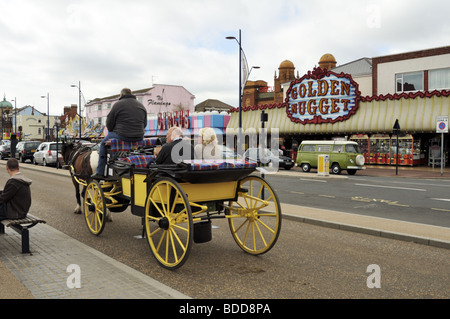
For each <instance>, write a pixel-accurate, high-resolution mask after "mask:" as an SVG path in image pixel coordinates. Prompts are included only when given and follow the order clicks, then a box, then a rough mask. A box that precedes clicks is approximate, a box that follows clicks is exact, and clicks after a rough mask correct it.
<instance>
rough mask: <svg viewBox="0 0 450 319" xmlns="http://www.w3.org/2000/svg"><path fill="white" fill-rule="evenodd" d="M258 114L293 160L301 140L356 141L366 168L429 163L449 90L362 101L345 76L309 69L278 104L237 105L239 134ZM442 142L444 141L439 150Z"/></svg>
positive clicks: (449, 110) (448, 108)
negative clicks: (398, 127)
mask: <svg viewBox="0 0 450 319" xmlns="http://www.w3.org/2000/svg"><path fill="white" fill-rule="evenodd" d="M262 111H264V112H265V113H267V114H268V121H267V122H266V123H265V130H266V132H267V134H271V133H272V132H274V133H275V132H276V134H279V137H280V145H282V146H283V147H282V148H286V150H287V153H288V154H289V155H290V156H291V157H293V158H294V159H295V156H296V151H297V149H296V148H297V147H298V145H299V144H300V143H301V141H303V140H331V139H345V140H354V141H357V142H358V144H359V145H360V147H361V149H362V151H363V153H364V156H365V159H366V164H374V165H395V164H397V163H398V164H399V165H409V166H411V165H421V164H427V163H429V157H430V147H432V146H436V145H435V144H436V143H440V142H439V141H440V139H438V137H439V136H440V135H438V134H437V133H436V118H437V117H439V116H449V115H450V91H448V90H442V91H438V90H434V91H431V92H428V91H425V92H412V93H401V94H393V95H391V94H387V95H379V96H367V97H363V96H361V94H360V92H359V89H358V84H357V83H356V82H354V81H353V79H352V77H351V76H350V75H349V74H344V73H340V74H337V73H334V72H332V71H327V70H326V69H320V68H315V69H314V70H313V71H310V72H308V73H307V74H306V75H304V76H303V77H301V78H299V79H296V80H294V81H292V82H291V84H290V86H289V89H288V90H287V91H286V94H285V102H284V103H278V104H267V105H256V106H248V107H243V108H242V128H243V130H244V131H245V130H247V129H251V128H253V129H256V130H257V131H258V130H260V129H261V123H260V114H261V112H262ZM238 115H239V110H238V109H232V112H231V119H230V122H229V124H228V127H227V129H229V128H233V129H237V128H238ZM396 120H398V123H399V126H400V130H399V136H398V145H397V135H395V134H394V132H393V127H394V124H395V122H396ZM447 135H448V134H447ZM448 144H449V143H448V138H447V137H446V138H445V139H444V150H445V151H447V150H448ZM439 146H440V145H439ZM397 148H398V156H397Z"/></svg>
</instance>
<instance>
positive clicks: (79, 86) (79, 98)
mask: <svg viewBox="0 0 450 319" xmlns="http://www.w3.org/2000/svg"><path fill="white" fill-rule="evenodd" d="M71 87H73V88H78V110H79V111H78V117H79V118H78V126H79V127H78V129H79V131H78V133H79V136H80V141H81V81H78V86H77V85H75V84H72V85H71Z"/></svg>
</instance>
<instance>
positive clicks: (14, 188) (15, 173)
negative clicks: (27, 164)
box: [0, 158, 31, 220]
mask: <svg viewBox="0 0 450 319" xmlns="http://www.w3.org/2000/svg"><path fill="white" fill-rule="evenodd" d="M6 171H7V172H8V174H9V176H10V177H9V179H8V180H7V181H6V184H5V188H4V189H3V190H2V191H0V220H3V219H21V218H25V217H26V216H27V214H28V210H29V209H30V206H31V190H30V185H31V179H29V178H28V177H25V176H24V175H23V174H22V172H19V161H18V160H16V159H15V158H10V159H9V160H8V161H7V162H6Z"/></svg>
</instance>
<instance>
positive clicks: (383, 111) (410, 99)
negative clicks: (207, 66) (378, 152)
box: [227, 91, 450, 134]
mask: <svg viewBox="0 0 450 319" xmlns="http://www.w3.org/2000/svg"><path fill="white" fill-rule="evenodd" d="M262 110H264V111H265V112H266V113H267V114H268V121H267V122H266V123H265V125H264V127H265V130H266V132H267V133H269V134H270V133H272V132H273V133H275V130H278V132H279V134H358V133H359V134H373V133H392V127H393V126H394V123H395V120H396V119H398V120H399V124H400V130H401V131H402V132H407V133H433V132H436V117H437V116H450V91H440V92H439V91H433V92H431V93H429V92H425V93H423V92H419V93H414V94H401V95H394V96H391V95H388V96H379V97H371V98H364V99H362V101H360V102H359V108H358V110H357V111H356V113H355V114H354V115H353V116H351V117H350V118H349V119H348V120H345V121H342V122H336V123H333V124H331V123H323V124H300V123H294V122H292V121H291V120H290V119H289V118H288V116H287V114H286V108H285V107H284V106H283V107H279V106H278V107H270V106H267V105H263V106H258V107H251V108H244V110H243V112H242V128H243V129H244V130H246V129H249V128H253V129H256V131H257V132H259V131H260V129H261V116H260V115H261V112H262ZM238 124H239V112H237V111H235V112H232V113H231V119H230V122H229V124H228V126H227V130H229V129H238Z"/></svg>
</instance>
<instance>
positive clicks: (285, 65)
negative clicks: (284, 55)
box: [278, 60, 295, 69]
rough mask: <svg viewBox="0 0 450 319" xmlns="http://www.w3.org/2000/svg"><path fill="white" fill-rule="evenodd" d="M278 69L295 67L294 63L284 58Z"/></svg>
mask: <svg viewBox="0 0 450 319" xmlns="http://www.w3.org/2000/svg"><path fill="white" fill-rule="evenodd" d="M278 69H295V66H294V63H292V62H291V61H289V60H284V61H283V62H281V64H280V67H279V68H278Z"/></svg>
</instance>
